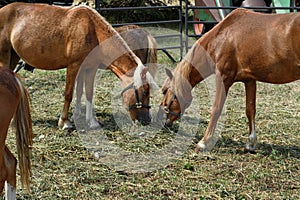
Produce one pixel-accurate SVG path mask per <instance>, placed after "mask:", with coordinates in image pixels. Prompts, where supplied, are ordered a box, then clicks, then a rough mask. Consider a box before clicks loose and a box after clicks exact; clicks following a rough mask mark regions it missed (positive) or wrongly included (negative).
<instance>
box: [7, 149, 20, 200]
mask: <svg viewBox="0 0 300 200" xmlns="http://www.w3.org/2000/svg"><path fill="white" fill-rule="evenodd" d="M4 165H5V169H6V172H7V178H6V183H5V199H6V200H14V199H16V167H17V160H16V158H15V157H14V155H13V154H12V153H11V152H10V150H9V149H8V148H7V147H6V146H5V152H4Z"/></svg>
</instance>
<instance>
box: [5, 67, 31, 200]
mask: <svg viewBox="0 0 300 200" xmlns="http://www.w3.org/2000/svg"><path fill="white" fill-rule="evenodd" d="M0 104H1V110H0V193H1V192H2V191H3V188H4V183H6V184H5V195H6V198H5V199H15V197H16V167H17V161H16V158H15V157H14V156H13V154H12V153H11V152H10V150H9V149H8V147H7V146H6V145H5V139H6V136H7V132H8V129H9V125H10V123H11V120H12V118H13V123H12V124H13V126H14V127H15V131H16V141H17V152H18V160H19V167H20V175H21V183H22V185H23V186H25V187H26V188H27V189H28V190H29V183H30V176H31V164H30V152H31V146H32V138H33V133H32V123H31V115H30V99H29V95H28V92H27V90H26V89H25V88H24V86H23V85H22V83H21V81H20V80H19V78H17V76H15V75H14V73H13V72H12V71H11V70H10V69H8V68H5V67H0Z"/></svg>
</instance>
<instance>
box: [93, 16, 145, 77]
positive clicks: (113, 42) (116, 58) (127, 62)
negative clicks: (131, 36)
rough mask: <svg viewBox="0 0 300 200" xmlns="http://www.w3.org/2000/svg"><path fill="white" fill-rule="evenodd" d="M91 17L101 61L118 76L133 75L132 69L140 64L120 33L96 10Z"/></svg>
mask: <svg viewBox="0 0 300 200" xmlns="http://www.w3.org/2000/svg"><path fill="white" fill-rule="evenodd" d="M92 13H93V14H92V15H91V18H92V20H93V23H94V25H95V32H96V36H97V39H98V42H99V47H100V51H101V62H102V63H103V64H104V65H105V66H110V65H113V66H114V67H112V68H110V67H109V68H110V69H111V70H112V71H113V72H114V73H115V74H116V75H117V76H118V77H119V78H120V77H122V76H123V75H124V74H126V75H127V76H133V74H134V70H135V68H136V67H137V66H139V65H141V64H142V62H141V61H140V59H139V58H138V57H137V56H136V55H135V54H134V53H133V52H132V50H131V49H130V48H129V46H128V45H127V43H126V42H125V41H124V40H123V38H122V37H121V36H120V34H119V33H118V32H117V31H116V30H115V29H114V28H113V27H112V26H111V25H110V24H109V23H108V22H107V21H106V20H105V19H104V18H103V17H102V16H101V15H99V14H98V13H97V12H96V11H94V10H93V12H92Z"/></svg>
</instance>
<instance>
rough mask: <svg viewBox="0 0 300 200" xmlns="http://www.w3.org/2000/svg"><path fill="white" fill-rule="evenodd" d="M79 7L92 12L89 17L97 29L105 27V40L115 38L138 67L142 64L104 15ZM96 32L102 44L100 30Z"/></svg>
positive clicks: (86, 7)
mask: <svg viewBox="0 0 300 200" xmlns="http://www.w3.org/2000/svg"><path fill="white" fill-rule="evenodd" d="M78 7H82V8H85V9H88V10H90V11H91V12H87V13H88V15H89V17H90V18H91V19H92V20H93V23H94V24H95V27H103V28H104V29H105V32H106V33H107V35H106V38H104V39H107V38H110V37H112V36H113V37H114V39H115V41H114V42H117V43H118V44H119V45H120V46H119V47H118V48H120V47H123V48H124V50H126V52H128V53H129V54H130V55H131V56H130V57H131V58H134V60H133V61H134V62H135V63H137V65H139V64H141V61H140V59H139V58H138V57H137V56H136V55H135V54H134V53H133V52H132V50H131V49H130V48H129V46H128V44H127V43H126V42H125V41H124V39H123V38H122V37H121V35H120V34H119V33H118V32H117V31H116V30H115V29H114V28H113V27H112V26H111V25H110V24H109V23H108V22H107V20H106V19H105V18H104V17H103V16H102V15H100V14H99V13H98V12H97V11H96V10H94V9H91V8H90V7H88V6H83V5H82V6H78ZM95 31H96V34H97V37H98V41H99V43H100V42H102V41H101V39H100V37H99V35H100V33H99V31H98V29H95ZM102 40H103V39H102Z"/></svg>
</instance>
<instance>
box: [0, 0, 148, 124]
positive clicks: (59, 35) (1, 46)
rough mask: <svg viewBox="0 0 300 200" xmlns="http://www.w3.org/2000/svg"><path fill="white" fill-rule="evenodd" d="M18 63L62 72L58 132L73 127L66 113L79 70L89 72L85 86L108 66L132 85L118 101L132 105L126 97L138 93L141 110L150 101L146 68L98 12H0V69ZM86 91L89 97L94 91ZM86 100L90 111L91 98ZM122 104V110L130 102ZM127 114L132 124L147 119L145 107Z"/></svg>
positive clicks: (35, 7)
mask: <svg viewBox="0 0 300 200" xmlns="http://www.w3.org/2000/svg"><path fill="white" fill-rule="evenodd" d="M50 16H51V17H50ZM95 57H96V58H95ZM20 58H21V59H22V60H24V61H25V62H26V63H28V64H29V65H31V66H33V67H35V68H37V69H44V70H58V69H62V68H67V74H66V88H65V97H64V98H65V102H64V106H63V110H62V114H61V116H60V119H59V122H58V125H59V126H60V127H63V128H72V125H71V123H70V122H69V120H68V111H69V107H70V103H71V101H72V98H73V89H74V85H75V79H76V76H77V74H78V71H79V69H80V67H84V68H85V69H86V71H88V74H89V78H90V82H94V77H95V74H96V70H97V68H98V66H99V65H102V66H109V65H110V64H113V65H114V67H111V68H110V70H112V71H113V72H114V73H115V74H116V75H117V76H118V77H120V79H121V81H122V85H123V87H124V88H125V87H126V84H133V85H134V86H135V87H134V88H136V90H132V89H131V90H127V91H126V92H124V94H123V100H124V98H125V97H126V98H128V99H133V100H134V101H135V99H134V98H129V97H131V96H134V95H135V93H136V92H135V91H138V93H140V94H145V95H143V96H145V98H143V99H142V101H143V102H142V103H143V105H147V102H149V98H150V95H149V89H150V86H152V85H154V81H153V77H152V76H151V75H150V73H149V72H147V68H145V66H144V65H143V64H142V62H141V61H140V59H139V58H138V57H137V56H136V55H135V54H134V53H133V52H132V51H131V50H130V48H129V47H128V45H127V44H126V43H125V42H124V40H123V39H122V38H121V36H120V35H119V34H118V33H117V31H115V29H113V28H112V27H111V25H110V24H109V23H108V22H107V21H106V20H105V19H104V18H103V17H102V16H101V15H100V14H99V13H97V12H96V11H95V10H93V9H91V8H89V7H86V6H78V7H59V6H50V5H46V4H26V3H12V4H9V5H7V6H5V7H3V8H1V9H0V65H3V66H9V67H10V68H11V69H14V68H15V66H16V64H17V63H18V61H19V59H20ZM86 65H90V66H89V67H87V66H86ZM89 90H90V91H91V93H90V94H91V96H93V87H90V88H89ZM128 96H129V97H128ZM86 98H87V101H88V104H87V110H89V109H91V104H92V102H91V99H92V98H91V97H90V96H86ZM123 102H124V104H126V105H127V106H129V105H132V104H134V103H135V102H131V101H130V100H129V101H123ZM130 114H131V116H132V118H134V120H145V121H149V119H150V113H149V106H144V107H141V108H138V109H133V110H131V111H130ZM90 124H93V126H97V125H98V122H97V120H96V119H92V121H91V122H90Z"/></svg>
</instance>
